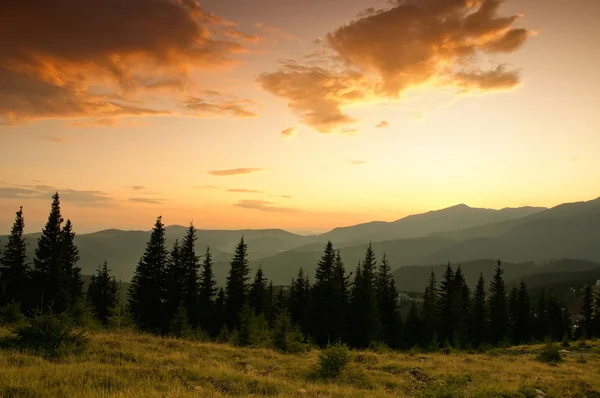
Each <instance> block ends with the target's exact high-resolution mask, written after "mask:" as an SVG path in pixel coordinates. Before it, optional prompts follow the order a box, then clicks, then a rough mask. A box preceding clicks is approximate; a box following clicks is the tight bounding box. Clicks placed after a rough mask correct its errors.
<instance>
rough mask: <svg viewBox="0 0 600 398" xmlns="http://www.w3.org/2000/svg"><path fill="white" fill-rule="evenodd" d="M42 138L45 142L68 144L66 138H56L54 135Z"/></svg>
mask: <svg viewBox="0 0 600 398" xmlns="http://www.w3.org/2000/svg"><path fill="white" fill-rule="evenodd" d="M41 138H42V139H43V140H44V141H48V142H54V143H56V144H65V143H67V142H68V141H67V140H66V139H65V138H60V137H55V136H53V135H43V136H42V137H41Z"/></svg>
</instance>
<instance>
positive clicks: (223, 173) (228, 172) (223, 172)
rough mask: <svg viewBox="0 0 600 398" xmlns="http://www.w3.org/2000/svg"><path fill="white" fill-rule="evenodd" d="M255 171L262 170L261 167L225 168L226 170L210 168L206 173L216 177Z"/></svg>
mask: <svg viewBox="0 0 600 398" xmlns="http://www.w3.org/2000/svg"><path fill="white" fill-rule="evenodd" d="M257 171H262V169H257V168H239V169H227V170H210V171H209V172H208V174H211V175H213V176H218V177H225V176H235V175H241V174H250V173H255V172H257Z"/></svg>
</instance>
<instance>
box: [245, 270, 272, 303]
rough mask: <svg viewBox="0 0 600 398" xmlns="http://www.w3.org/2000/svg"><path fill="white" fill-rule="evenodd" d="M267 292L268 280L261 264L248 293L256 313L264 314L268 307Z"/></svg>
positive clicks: (249, 301) (249, 300)
mask: <svg viewBox="0 0 600 398" xmlns="http://www.w3.org/2000/svg"><path fill="white" fill-rule="evenodd" d="M267 294H268V286H267V280H266V279H265V277H264V275H263V270H262V267H261V266H259V267H258V269H257V270H256V275H255V276H254V281H253V282H252V286H251V287H250V294H249V295H248V304H250V308H252V310H253V311H254V313H255V314H263V313H264V312H265V310H266V309H267Z"/></svg>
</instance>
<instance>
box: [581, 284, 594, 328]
mask: <svg viewBox="0 0 600 398" xmlns="http://www.w3.org/2000/svg"><path fill="white" fill-rule="evenodd" d="M581 316H582V320H581V332H582V336H583V337H584V338H588V339H590V338H592V337H593V336H594V291H593V289H592V286H590V285H589V284H588V285H586V286H585V290H584V292H583V305H582V306H581Z"/></svg>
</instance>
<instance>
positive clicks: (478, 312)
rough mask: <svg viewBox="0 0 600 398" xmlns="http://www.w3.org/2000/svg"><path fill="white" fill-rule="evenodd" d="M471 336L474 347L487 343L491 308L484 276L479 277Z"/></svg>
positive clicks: (472, 314) (473, 305) (470, 322)
mask: <svg viewBox="0 0 600 398" xmlns="http://www.w3.org/2000/svg"><path fill="white" fill-rule="evenodd" d="M469 325H470V334H471V342H472V344H473V347H479V346H480V345H481V344H484V343H485V342H487V339H488V331H489V329H488V325H489V308H488V302H487V298H486V292H485V280H484V279H483V274H481V275H479V280H478V281H477V286H476V287H475V293H474V294H473V304H472V310H471V316H470V321H469Z"/></svg>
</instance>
